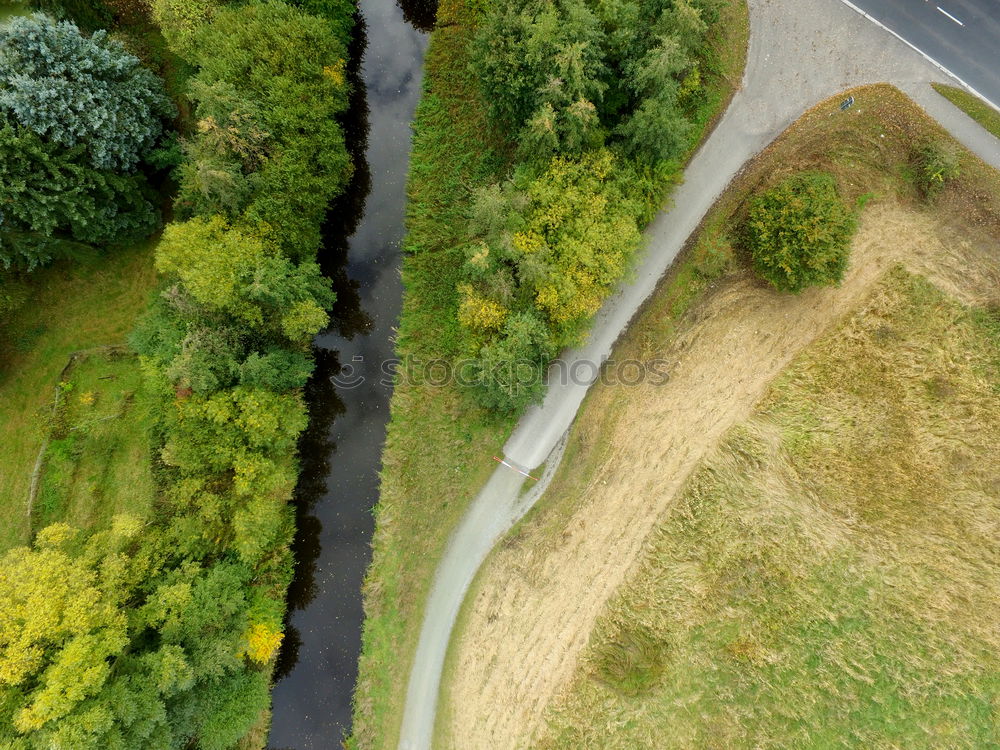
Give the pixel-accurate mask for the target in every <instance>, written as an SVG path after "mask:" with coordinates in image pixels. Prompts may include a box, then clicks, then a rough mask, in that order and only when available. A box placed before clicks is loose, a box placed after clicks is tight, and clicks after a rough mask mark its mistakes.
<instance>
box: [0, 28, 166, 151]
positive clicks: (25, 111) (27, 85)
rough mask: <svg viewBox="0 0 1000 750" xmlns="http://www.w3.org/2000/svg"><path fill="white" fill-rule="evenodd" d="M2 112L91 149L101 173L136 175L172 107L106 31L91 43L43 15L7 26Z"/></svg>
mask: <svg viewBox="0 0 1000 750" xmlns="http://www.w3.org/2000/svg"><path fill="white" fill-rule="evenodd" d="M0 113H3V114H6V115H7V116H8V117H11V118H13V119H14V121H16V122H18V123H20V124H21V125H23V126H24V127H26V128H28V129H29V130H31V131H32V132H34V133H36V134H38V135H40V136H42V137H44V138H45V139H46V140H47V141H49V142H51V143H55V144H59V145H61V146H64V147H67V148H72V147H74V146H77V145H82V146H84V147H85V148H86V151H87V155H88V157H89V158H90V161H91V164H92V165H93V166H94V167H95V168H96V169H105V170H107V169H113V170H130V169H132V168H133V167H134V166H135V165H136V163H137V162H138V161H139V159H140V158H141V157H142V156H143V155H144V154H145V153H146V152H148V151H149V149H150V148H152V147H153V145H154V144H155V143H156V140H157V138H158V137H159V135H160V133H161V131H162V120H163V119H164V118H167V117H170V116H172V115H173V107H172V105H171V104H170V102H169V100H168V99H167V97H166V94H165V93H164V91H163V85H162V83H161V82H160V81H159V80H157V78H156V77H155V76H154V75H153V74H152V73H150V72H149V71H148V70H146V69H145V68H143V67H142V65H141V64H140V62H139V59H138V58H136V57H134V56H132V55H130V54H128V53H127V52H125V49H124V47H123V46H122V45H121V44H120V43H119V42H116V41H113V40H110V39H109V38H108V36H107V33H106V32H104V31H98V32H95V33H94V34H93V36H91V37H89V38H88V37H85V36H83V35H82V34H81V33H80V31H79V29H78V28H77V27H76V26H74V25H73V24H72V23H69V22H65V21H64V22H58V23H57V22H55V21H53V20H52V19H51V18H49V17H47V16H45V15H42V14H40V13H36V14H34V15H32V16H28V17H21V18H15V19H13V20H11V21H10V22H8V23H6V24H4V25H2V26H0Z"/></svg>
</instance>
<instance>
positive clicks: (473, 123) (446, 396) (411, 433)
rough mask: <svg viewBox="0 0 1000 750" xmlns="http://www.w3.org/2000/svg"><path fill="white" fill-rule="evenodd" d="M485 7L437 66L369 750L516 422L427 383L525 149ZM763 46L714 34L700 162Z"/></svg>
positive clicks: (414, 181) (382, 570) (721, 30)
mask: <svg viewBox="0 0 1000 750" xmlns="http://www.w3.org/2000/svg"><path fill="white" fill-rule="evenodd" d="M477 7H478V6H477V5H476V4H475V3H471V2H470V3H466V2H463V0H449V1H447V2H443V3H442V4H441V5H440V6H439V9H438V23H437V29H436V30H435V31H434V33H433V34H432V37H431V45H430V49H429V50H428V53H427V57H426V62H425V76H424V81H425V83H424V94H423V97H422V100H421V103H420V105H419V107H418V109H417V114H416V120H415V125H414V131H415V136H414V147H413V154H412V156H411V162H410V176H409V183H408V196H409V205H408V211H407V230H408V235H407V239H406V246H407V250H409V251H410V252H409V253H408V254H407V256H406V258H405V259H404V266H403V279H404V283H405V285H406V293H405V297H404V301H403V314H402V318H401V322H400V330H399V337H398V341H397V352H398V354H399V356H400V357H401V358H403V359H404V360H408V361H409V362H410V363H411V364H410V366H409V369H408V371H407V377H406V378H403V379H401V382H399V383H398V385H397V387H396V390H395V393H394V395H393V401H392V419H391V422H390V425H389V430H388V436H387V439H386V448H385V454H384V466H383V471H382V488H381V494H380V500H379V506H378V508H377V509H376V514H377V527H376V532H375V539H374V542H373V546H374V558H373V562H372V566H371V568H370V570H369V572H368V576H367V579H366V584H365V614H366V619H365V626H364V634H363V646H362V648H363V650H362V656H361V662H360V672H359V678H358V685H357V689H356V693H355V711H354V735H353V738H352V742H353V743H354V746H356V747H362V748H387V747H395V744H396V740H397V736H398V731H399V725H400V722H401V720H402V709H403V703H404V698H405V694H406V684H407V680H408V677H409V669H410V664H411V662H412V658H413V653H414V650H415V648H416V644H417V638H418V636H419V631H420V624H421V621H422V618H423V605H424V601H425V600H426V597H427V593H428V591H429V588H430V584H431V580H432V577H433V575H434V570H435V568H436V566H437V562H438V560H439V559H440V556H441V554H442V552H443V549H444V545H445V543H446V542H447V539H448V537H449V535H450V534H451V531H452V529H454V527H455V525H456V524H457V522H458V520H459V518H461V515H462V513H463V512H464V511H465V509H466V507H467V506H468V504H469V502H471V500H472V499H473V498H474V497H475V494H476V493H477V492H478V490H479V488H480V487H481V486H482V485H483V484H484V483H485V481H486V479H487V477H488V476H489V474H490V473H491V472H492V471H493V469H494V468H495V463H494V462H493V460H492V456H494V455H498V454H499V452H500V451H501V450H502V446H503V443H504V441H505V440H506V438H507V436H508V435H509V433H510V430H511V428H512V427H513V424H514V422H515V419H514V417H496V416H493V415H491V414H490V413H488V412H486V411H484V410H482V409H480V408H478V407H477V406H476V405H475V404H474V403H473V402H472V400H471V397H470V396H469V395H468V394H467V393H466V392H463V391H460V390H459V389H457V388H456V387H454V386H445V387H434V386H431V385H427V384H420V383H419V382H417V381H419V371H420V368H421V365H422V363H426V362H428V361H431V360H434V359H438V358H444V359H451V358H454V357H455V356H457V355H458V354H459V353H460V347H461V342H462V334H461V331H460V330H459V324H458V304H459V295H458V292H457V289H456V286H457V285H458V283H459V282H460V281H461V278H462V277H461V266H462V264H463V263H464V261H465V255H464V251H463V247H462V245H463V244H464V243H465V242H467V239H468V237H467V235H466V230H465V227H466V225H467V221H468V213H469V208H470V203H471V199H472V192H473V190H474V189H475V188H478V187H480V186H485V185H489V184H491V183H493V182H496V181H497V180H498V179H500V178H501V177H503V176H504V174H505V173H506V171H507V170H508V169H509V167H510V164H511V162H512V159H513V152H514V149H513V146H512V144H510V143H508V142H507V141H506V140H505V139H504V137H503V135H502V134H500V133H496V132H495V131H493V130H492V129H491V127H490V125H489V123H488V122H487V120H486V116H485V113H486V107H485V104H484V103H483V102H482V101H481V99H480V97H479V94H478V88H477V82H476V80H475V77H474V76H473V74H472V72H471V71H470V69H469V50H468V46H469V43H470V42H471V40H472V38H473V36H474V33H475V28H476V23H477V19H478V18H479V17H480V15H479V14H480V12H481V11H479V10H477V9H476V8H477ZM748 37H749V18H748V14H747V8H746V5H745V3H744V2H742V1H739V2H736V1H734V2H730V3H729V4H728V5H727V6H726V7H725V9H724V10H723V16H722V19H721V20H720V22H719V23H718V24H717V25H716V26H715V28H713V30H712V32H711V35H710V49H709V51H708V52H707V57H708V60H707V61H706V74H705V78H704V80H705V84H706V93H707V96H706V99H705V104H704V106H703V107H702V108H701V110H700V118H699V120H698V122H697V127H696V128H695V137H694V138H693V139H692V143H691V148H690V153H693V151H694V149H695V148H696V147H697V145H698V143H700V142H701V141H702V140H703V139H704V137H705V136H706V135H707V133H708V132H709V129H710V128H711V126H712V125H713V124H714V122H715V120H716V118H717V117H718V115H720V114H721V112H722V111H723V110H724V108H725V105H726V104H728V102H729V99H730V98H731V96H732V94H733V93H735V91H736V89H737V88H738V86H739V83H740V80H741V78H742V72H743V67H744V63H745V59H746V45H747V39H748Z"/></svg>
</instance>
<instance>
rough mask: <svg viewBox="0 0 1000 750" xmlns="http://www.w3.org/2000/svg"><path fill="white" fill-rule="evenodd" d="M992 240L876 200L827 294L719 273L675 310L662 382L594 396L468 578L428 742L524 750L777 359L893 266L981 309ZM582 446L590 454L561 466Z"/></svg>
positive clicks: (992, 298) (986, 296) (995, 284)
mask: <svg viewBox="0 0 1000 750" xmlns="http://www.w3.org/2000/svg"><path fill="white" fill-rule="evenodd" d="M993 243H994V244H993V246H992V249H991V245H990V241H989V240H988V239H987V238H985V237H977V236H972V235H969V234H963V233H961V232H959V231H957V229H956V228H955V227H951V226H947V225H945V224H943V223H940V222H938V221H937V220H936V219H935V218H934V217H933V216H932V215H929V214H927V213H921V212H917V211H915V210H913V209H909V208H905V207H902V206H900V205H898V204H895V203H892V202H885V203H878V204H875V205H872V206H870V207H869V208H868V209H867V210H866V211H865V212H864V215H863V219H862V223H861V227H860V230H859V232H858V235H857V237H856V239H855V242H854V247H853V255H852V264H851V268H850V270H849V272H848V274H847V277H846V278H845V280H844V283H843V284H842V285H841V286H840V287H839V288H836V289H821V290H820V289H814V290H809V291H807V292H805V293H803V294H802V295H800V296H798V297H790V296H787V295H781V294H778V293H776V292H773V291H772V290H770V289H769V288H766V287H763V286H762V285H761V284H760V282H758V281H756V280H755V279H754V278H753V277H752V276H750V275H749V274H748V273H743V272H741V273H737V274H734V275H733V276H731V277H729V278H728V279H727V280H726V281H725V282H724V283H722V284H720V285H719V286H718V287H717V288H716V289H715V290H713V291H711V292H709V293H708V294H707V295H706V296H705V298H704V300H703V301H702V302H701V303H699V304H697V305H696V306H695V307H694V308H693V309H692V310H691V311H690V312H689V313H688V315H687V316H686V318H685V321H684V322H683V324H682V325H681V327H680V329H679V330H678V332H677V335H676V336H674V337H673V338H672V340H671V342H670V343H669V344H668V345H667V346H666V347H665V348H663V349H662V350H660V351H653V352H651V354H652V355H653V356H658V357H662V358H663V359H665V360H667V361H669V362H671V363H672V369H671V378H670V380H669V382H668V383H667V384H665V385H662V386H652V385H643V386H637V387H633V388H622V387H598V388H596V389H595V390H594V391H593V392H592V394H591V396H590V397H589V399H588V403H587V405H586V407H585V409H584V411H583V412H582V413H581V417H580V419H579V420H578V423H577V426H576V427H575V430H574V435H573V437H572V440H571V445H570V448H569V449H568V453H567V460H566V465H565V466H564V467H563V469H561V471H560V475H561V476H560V478H559V479H557V480H556V482H554V483H553V486H552V488H551V490H550V492H551V499H550V501H549V503H548V504H546V505H545V507H544V509H542V510H540V511H539V512H538V513H536V514H535V515H533V516H530V517H529V519H528V520H527V521H525V523H524V524H522V526H521V527H520V528H519V529H518V531H517V532H516V533H517V534H518V543H517V544H515V545H500V546H498V548H497V549H496V551H495V552H494V554H493V555H492V556H491V558H490V559H489V560H488V562H487V564H486V565H485V566H484V568H483V569H482V571H481V574H480V577H479V579H478V580H477V583H476V586H475V591H474V597H475V598H474V600H473V601H472V603H471V604H470V605H469V606H468V609H467V612H466V615H465V621H464V631H463V632H462V637H461V638H460V639H459V641H458V642H457V643H456V644H455V645H454V646H453V649H454V653H453V654H452V656H451V670H450V671H451V675H450V681H449V682H447V683H446V684H447V686H448V689H447V693H446V694H445V695H444V696H443V704H444V705H443V708H444V712H443V713H442V722H443V726H441V727H440V732H439V738H440V740H441V742H442V745H443V746H445V747H455V748H462V750H467V749H469V750H472V749H475V748H491V749H492V748H497V747H505V748H506V747H524V746H527V745H529V744H530V743H531V742H532V739H533V738H535V737H536V736H537V734H538V732H539V730H540V729H541V727H542V716H543V712H544V709H545V707H546V706H547V705H548V703H549V701H550V700H551V699H552V697H553V696H554V695H556V694H557V693H558V692H559V691H561V690H564V689H565V688H566V687H567V685H568V682H569V680H570V678H571V677H572V675H573V673H574V670H575V668H576V665H577V661H578V658H579V656H580V654H581V651H582V650H583V648H584V646H586V644H587V641H588V639H589V637H590V633H591V630H592V628H593V625H594V622H595V620H596V618H597V616H598V614H599V613H600V612H601V610H602V608H603V606H604V604H605V602H606V601H607V599H608V598H609V597H610V596H611V594H612V593H613V592H614V591H615V590H616V589H617V588H618V587H619V585H620V584H621V583H622V581H623V580H624V579H625V578H626V576H627V575H628V573H629V570H630V569H631V568H632V567H633V565H634V564H635V563H636V560H637V558H638V556H639V552H640V551H641V549H642V548H643V545H644V542H645V540H646V537H647V536H648V534H649V533H650V531H651V530H652V529H653V528H654V527H655V526H656V525H657V524H658V523H659V522H660V520H661V519H662V517H663V514H664V512H665V511H666V510H667V509H668V508H669V507H670V506H671V503H672V501H673V500H674V499H675V497H676V496H677V494H678V491H679V490H680V489H681V487H682V486H683V485H684V483H685V481H686V480H687V478H688V477H689V475H690V474H691V472H692V470H693V469H694V468H695V466H696V465H697V464H698V462H699V461H700V460H701V459H702V458H703V457H704V456H705V455H706V454H707V453H708V451H709V450H710V449H711V448H712V447H713V446H715V444H716V443H717V442H718V440H719V439H720V438H721V437H722V435H723V434H724V433H725V432H726V431H727V430H728V429H729V428H730V427H732V426H733V425H735V424H736V423H738V422H740V421H742V420H743V419H745V418H746V417H747V416H748V415H749V414H750V412H751V410H752V408H753V406H754V404H755V403H756V402H757V401H758V400H759V399H760V397H761V396H762V395H763V394H764V392H765V389H766V387H767V385H768V384H769V383H770V382H771V380H772V379H773V378H774V377H775V376H776V375H777V374H778V373H779V372H780V371H781V370H782V369H783V368H784V367H785V366H786V365H787V364H788V362H789V361H790V360H791V359H792V357H793V356H794V355H795V354H797V353H798V352H799V351H800V350H801V349H802V348H803V347H805V346H807V345H808V344H809V343H810V342H812V341H813V340H814V339H816V338H817V337H818V336H819V335H821V334H822V333H823V332H824V331H826V330H827V329H828V328H830V327H831V326H832V325H835V324H837V323H838V322H839V321H840V320H841V319H842V318H843V317H844V316H845V315H846V314H848V313H850V312H851V311H852V310H853V309H854V308H855V307H856V305H857V304H858V302H859V300H860V299H861V298H862V297H863V296H864V295H865V293H866V292H867V291H868V290H869V289H870V287H871V286H872V284H873V282H874V281H875V280H876V279H878V278H880V277H881V276H882V275H883V274H884V273H885V272H886V271H887V270H888V269H889V268H890V267H891V266H892V265H894V264H896V263H903V264H904V265H905V266H906V267H907V268H909V269H911V270H913V271H914V272H916V273H919V274H921V275H924V276H926V277H928V278H929V279H930V280H931V281H933V282H934V283H935V284H936V285H938V286H940V287H941V288H942V289H943V290H944V291H946V292H948V293H949V294H951V295H954V296H955V297H957V298H958V299H959V300H961V301H963V302H965V303H967V304H984V303H986V304H996V303H997V301H998V300H997V298H996V295H997V293H998V292H997V290H998V289H1000V272H998V270H997V264H996V257H995V252H996V251H995V240H994V241H993ZM640 325H641V324H640ZM625 346H626V347H627V346H628V343H626V345H625ZM644 354H646V355H649V354H650V352H649V351H648V350H646V351H645V352H644ZM573 443H575V445H574V444H573ZM595 451H596V452H597V454H599V455H600V460H599V461H596V462H594V461H590V462H588V461H586V460H573V459H572V457H573V456H574V455H576V456H577V457H578V459H581V458H584V457H586V456H588V455H589V456H593V455H595V454H594V452H595ZM588 463H591V464H592V465H594V467H595V468H594V469H593V470H592V471H590V472H589V473H588V472H587V471H585V470H584V468H585V467H586V466H587V465H588ZM574 472H579V473H576V474H574Z"/></svg>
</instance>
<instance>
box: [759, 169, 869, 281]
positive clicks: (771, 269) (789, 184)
mask: <svg viewBox="0 0 1000 750" xmlns="http://www.w3.org/2000/svg"><path fill="white" fill-rule="evenodd" d="M855 228H856V223H855V219H854V216H853V214H852V213H851V211H850V209H849V208H848V207H847V206H846V205H844V202H843V201H842V200H841V199H840V196H839V195H838V194H837V184H836V182H835V181H834V179H833V177H832V176H831V175H828V174H824V173H820V172H805V173H802V174H798V175H795V176H794V177H790V178H788V179H786V180H785V181H784V182H782V183H780V184H779V185H777V186H776V187H774V188H772V189H770V190H768V191H766V192H765V193H763V194H761V195H758V196H757V197H756V198H754V199H753V200H752V201H751V203H750V210H749V215H748V218H747V225H746V234H747V243H748V246H749V249H750V254H751V257H752V259H753V264H754V267H755V268H756V270H757V272H758V273H759V274H760V275H761V276H763V277H764V278H765V279H767V280H768V281H769V282H771V284H772V285H774V287H775V288H776V289H779V290H781V291H784V292H800V291H802V290H803V289H805V288H806V287H808V286H814V285H827V284H837V283H839V282H840V280H841V279H842V278H843V277H844V271H845V270H846V269H847V262H848V257H849V254H850V242H851V237H852V236H853V234H854V230H855Z"/></svg>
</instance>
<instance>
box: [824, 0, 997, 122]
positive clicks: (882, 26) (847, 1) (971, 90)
mask: <svg viewBox="0 0 1000 750" xmlns="http://www.w3.org/2000/svg"><path fill="white" fill-rule="evenodd" d="M840 2H842V3H843V4H844V5H846V6H847V7H848V8H850V9H851V10H853V11H855V12H856V13H858V14H859V15H861V16H864V17H865V18H867V19H868V20H869V21H871V22H872V23H873V24H875V25H876V26H878V27H879V28H880V29H882V30H883V31H888V32H889V33H890V34H892V35H893V36H894V37H896V38H897V39H898V40H899V41H901V42H902V43H903V44H905V45H906V46H907V47H909V48H910V49H912V50H913V51H914V52H916V53H917V54H918V55H920V56H921V57H923V58H924V59H925V60H926V61H927V62H929V63H930V64H931V65H933V66H934V67H936V68H937V69H938V70H940V71H941V72H942V73H944V74H945V75H947V76H949V77H951V78H954V79H955V80H956V81H958V82H959V83H960V84H961V85H962V86H963V87H964V88H965V89H966V90H968V92H969V93H970V94H975V95H976V96H977V97H979V98H980V99H982V100H983V101H984V102H986V103H987V104H989V105H990V106H991V107H993V109H995V110H997V111H1000V104H995V103H993V102H991V101H990V100H989V99H987V98H986V97H985V96H983V95H982V94H980V93H979V92H978V91H976V89H974V88H972V86H970V85H969V84H968V83H966V82H965V81H963V80H962V79H961V78H959V77H958V76H957V75H955V74H954V73H952V72H951V71H950V70H948V69H947V68H946V67H945V66H944V65H942V64H941V63H939V62H938V61H937V60H935V59H934V58H933V57H931V56H930V55H928V54H927V53H926V52H924V51H923V50H922V49H920V47H918V46H917V45H915V44H914V43H913V42H910V41H908V40H907V39H904V38H903V37H902V36H900V35H899V34H897V33H896V32H895V31H893V30H892V29H890V28H889V27H888V26H886V25H885V24H884V23H882V22H881V21H879V20H878V19H877V18H875V16H873V15H872V14H871V13H868V12H867V11H865V10H864V8H859V7H858V6H857V5H855V4H854V3H852V2H851V0H840Z"/></svg>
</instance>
